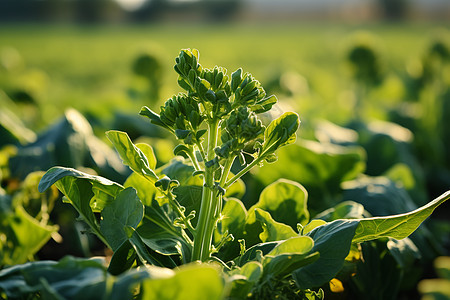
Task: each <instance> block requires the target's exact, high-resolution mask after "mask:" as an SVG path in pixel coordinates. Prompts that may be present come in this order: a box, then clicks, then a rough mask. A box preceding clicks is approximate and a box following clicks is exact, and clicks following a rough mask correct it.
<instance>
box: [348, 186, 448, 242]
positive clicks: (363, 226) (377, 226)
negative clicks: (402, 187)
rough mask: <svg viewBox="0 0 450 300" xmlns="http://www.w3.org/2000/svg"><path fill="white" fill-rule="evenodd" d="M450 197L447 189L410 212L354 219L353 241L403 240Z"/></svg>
mask: <svg viewBox="0 0 450 300" xmlns="http://www.w3.org/2000/svg"><path fill="white" fill-rule="evenodd" d="M449 198H450V191H447V192H446V193H444V194H442V195H441V196H439V197H438V198H436V199H434V200H433V201H431V202H430V203H428V204H426V205H424V206H422V207H420V208H418V209H416V210H414V211H412V212H409V213H404V214H400V215H394V216H387V217H373V218H366V219H360V220H357V221H354V222H357V223H358V227H357V229H356V232H355V236H354V237H353V243H361V242H364V241H370V240H373V239H378V238H382V237H391V238H394V239H397V240H401V239H403V238H405V237H407V236H409V235H410V234H412V233H413V232H414V231H415V230H416V229H417V228H418V227H419V225H420V224H421V223H422V222H423V221H425V220H426V219H427V218H428V217H429V216H430V215H431V213H432V212H433V211H434V210H435V209H436V207H438V206H439V205H441V204H442V203H444V202H445V201H447V200H448V199H449Z"/></svg>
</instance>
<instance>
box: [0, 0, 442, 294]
mask: <svg viewBox="0 0 450 300" xmlns="http://www.w3.org/2000/svg"><path fill="white" fill-rule="evenodd" d="M306 2H307V1H288V0H285V1H280V2H279V4H278V5H275V4H274V3H278V1H260V2H258V1H255V0H253V1H251V0H247V1H244V0H243V1H238V0H236V1H156V0H153V1H147V2H143V3H141V4H140V5H141V6H137V8H135V9H133V7H131V6H127V5H132V4H133V3H131V1H130V2H127V3H126V4H123V3H122V7H121V6H120V5H119V4H118V2H115V1H107V0H104V1H87V0H85V1H82V0H78V1H75V0H73V1H56V0H52V1H50V0H48V1H26V0H21V1H14V0H6V1H2V3H1V4H0V179H1V189H0V200H1V201H3V202H0V204H2V205H0V216H1V215H2V214H6V212H7V211H8V209H6V208H5V207H7V206H8V205H11V207H17V206H24V207H25V208H27V211H28V213H29V214H31V215H33V212H35V209H36V207H34V206H33V207H32V208H31V209H30V208H29V207H30V206H31V204H30V203H34V202H33V201H41V200H42V199H43V198H42V197H44V198H45V197H47V196H46V195H36V194H35V191H34V192H33V190H32V188H30V187H35V185H36V184H37V179H36V177H32V176H30V177H28V179H26V178H27V176H28V175H29V174H32V172H34V171H46V170H47V169H48V168H50V167H51V166H54V165H64V166H68V167H75V168H83V169H84V170H89V171H90V172H92V173H97V174H100V175H101V176H105V177H107V178H110V179H112V180H116V181H118V182H121V183H123V181H124V180H125V178H126V176H128V174H129V170H127V169H126V168H124V167H123V166H122V165H121V164H120V160H119V159H118V157H117V156H116V155H115V153H114V151H112V149H111V145H110V143H109V142H108V141H107V139H106V138H105V135H104V132H105V131H106V130H109V129H118V130H124V131H127V132H128V133H129V135H130V137H132V138H133V140H144V141H146V142H149V143H150V144H151V145H152V146H153V147H154V150H155V152H156V156H157V158H158V160H159V165H158V166H162V165H164V164H166V163H169V161H170V159H171V158H172V155H171V151H172V145H173V142H174V141H173V140H171V139H168V138H167V136H166V135H164V134H163V133H161V131H158V129H157V128H155V127H154V126H151V125H150V124H149V123H148V122H147V121H145V120H143V118H142V117H140V116H138V112H139V110H140V108H141V107H142V106H143V105H146V106H149V107H150V108H152V109H154V110H155V111H158V108H159V106H160V105H162V104H163V103H164V101H165V100H167V99H168V98H170V97H172V95H173V94H175V93H178V92H180V91H181V89H180V87H178V85H177V84H176V83H177V75H176V73H175V72H174V70H173V65H174V64H175V61H174V58H175V57H176V56H177V55H178V53H179V51H180V49H184V48H196V49H198V50H199V51H200V53H201V57H200V62H201V64H202V65H203V66H204V67H208V68H212V67H214V66H215V65H218V66H223V67H225V68H227V69H228V72H229V74H231V73H232V72H233V71H235V70H236V69H237V68H239V67H242V68H243V70H244V71H246V72H250V73H252V74H253V76H254V77H255V78H256V79H258V80H259V81H261V83H262V85H263V86H264V88H265V89H266V91H267V93H268V94H275V95H276V96H277V97H278V100H279V104H278V106H277V108H276V110H277V111H278V113H281V112H283V111H288V110H292V111H295V112H297V113H298V114H299V116H300V119H301V121H302V123H301V126H300V130H299V131H298V136H299V141H298V142H297V143H296V144H295V145H292V146H290V147H286V149H283V150H282V151H280V153H279V161H278V162H277V163H276V164H273V165H268V166H265V167H263V168H262V169H261V170H260V171H259V172H254V173H253V174H252V175H253V177H247V178H244V180H247V181H246V184H247V188H246V190H245V195H243V200H244V202H245V204H246V206H247V207H249V206H251V204H252V203H254V202H255V201H256V200H257V198H258V195H259V193H260V191H261V190H262V189H263V188H264V187H265V186H266V185H268V184H270V183H271V182H273V181H274V180H276V179H278V178H280V177H284V178H289V179H292V180H296V181H298V182H300V183H301V184H303V185H304V186H305V187H306V189H307V190H308V192H309V199H308V205H309V208H310V210H311V214H312V216H314V215H315V214H318V213H320V212H322V211H324V210H325V209H327V208H330V207H333V206H336V205H339V203H342V202H343V201H344V200H352V201H356V202H359V203H362V204H363V205H364V207H365V208H366V209H367V210H368V211H369V212H370V214H372V215H386V214H396V213H403V212H406V211H409V210H412V209H414V208H415V207H417V206H420V205H423V204H424V203H426V202H428V201H430V200H431V199H433V198H434V197H437V196H438V195H440V194H442V193H443V192H445V191H447V190H448V189H449V188H450V89H449V86H450V29H449V28H450V27H449V26H450V21H449V20H450V4H449V3H448V1H446V0H443V1H439V0H434V1H406V0H404V1H400V0H398V1H327V0H321V1H315V4H307V3H306ZM361 2H364V3H361ZM138 4H139V3H137V4H136V5H138ZM308 5H309V6H308ZM72 108H73V109H74V110H72ZM325 120H326V121H327V122H324V121H325ZM287 166H288V167H287ZM39 174H40V175H42V174H41V173H39ZM35 176H37V175H35ZM33 180H34V181H33ZM27 187H28V190H26V188H27ZM374 188H378V189H374ZM374 195H376V196H374ZM54 197H56V196H54V195H53V196H52V197H50V196H48V198H49V199H50V200H48V201H50V202H51V201H55V199H54ZM394 198H395V199H396V200H395V201H397V202H395V201H394V200H392V199H394ZM5 199H8V200H5ZM13 199H15V200H14V201H13ZM24 199H28V200H24ZM51 199H52V200H51ZM374 199H375V200H374ZM371 201H372V202H371ZM374 201H375V202H376V203H377V205H378V206H377V205H375V204H374V203H375V202H374ZM377 201H378V202H377ZM392 201H394V202H395V204H394V202H392ZM5 203H7V204H5ZM39 203H40V202H39ZM52 203H53V202H52ZM58 203H59V204H58ZM39 205H40V204H39ZM52 205H53V204H52ZM52 205H50V206H52ZM54 205H55V209H54V212H53V213H52V216H51V218H50V216H48V218H47V219H46V220H47V221H48V222H49V224H58V225H59V226H60V228H61V230H60V231H59V233H60V234H61V235H62V236H63V237H65V236H76V238H74V239H73V241H70V240H71V238H66V239H65V243H66V244H63V245H64V246H62V245H60V244H57V243H56V241H57V240H58V238H57V237H53V239H52V240H51V241H50V242H49V243H53V244H50V246H48V245H47V246H46V247H44V248H43V249H42V250H40V252H39V253H38V254H37V256H36V257H37V258H52V259H56V258H59V257H62V256H63V255H64V254H67V253H69V254H74V255H79V256H87V257H89V256H90V255H92V254H93V253H96V252H95V251H98V243H97V244H95V242H93V241H90V242H89V241H88V239H87V238H86V235H84V234H80V233H79V231H80V230H79V229H80V228H82V225H80V224H79V222H74V219H75V217H76V214H75V213H74V212H71V213H67V207H66V206H64V205H63V204H62V203H60V201H59V202H58V201H57V202H55V203H54ZM41 210H42V207H41ZM50 210H51V209H49V210H48V211H46V212H45V213H48V214H49V213H50ZM448 212H449V209H448V204H445V205H443V206H442V207H440V208H439V210H437V211H436V214H435V218H436V222H430V223H428V224H427V226H429V229H430V231H426V230H423V231H422V232H420V233H418V234H417V236H416V237H415V239H413V240H414V243H416V244H417V246H418V247H419V248H420V251H419V250H418V249H417V248H414V247H413V248H414V249H413V248H411V249H412V250H411V249H409V250H411V251H410V253H409V256H408V259H410V260H409V261H408V263H409V265H408V264H407V263H405V262H399V261H398V260H397V263H398V264H397V265H395V264H391V265H393V267H392V268H397V267H398V268H400V267H399V266H400V265H401V268H400V269H401V270H402V272H403V273H402V274H403V275H402V276H403V277H402V278H401V279H399V280H398V282H396V284H397V285H398V286H397V289H400V290H406V293H404V294H402V295H403V298H404V299H413V298H408V296H411V293H410V294H408V293H409V292H408V291H409V290H414V292H413V294H414V293H415V294H414V296H417V292H416V291H415V286H414V285H415V284H416V283H417V282H418V280H419V278H420V276H421V275H420V274H426V276H428V277H433V276H434V277H436V274H434V273H433V272H434V271H433V266H432V263H431V261H433V260H434V258H435V257H437V256H448V255H450V253H449V251H450V250H449V249H450V225H449V224H450V223H449V220H448ZM8 213H10V212H9V211H8ZM45 213H42V211H41V213H38V214H37V215H38V216H41V218H42V215H45ZM35 215H36V214H35ZM35 215H33V216H35ZM36 218H38V217H36ZM41 221H42V220H41ZM72 223H73V224H72ZM74 224H75V225H74ZM2 226H3V227H2ZM5 228H8V224H5V223H1V222H0V229H2V230H3V229H5ZM5 230H6V229H5ZM6 232H7V230H6ZM424 232H425V233H424ZM430 232H432V233H433V234H431V233H430ZM0 233H1V230H0ZM15 234H19V233H17V232H16V233H15ZM0 238H3V236H2V235H0ZM59 242H61V241H59ZM67 243H69V244H67ZM70 243H72V244H70ZM383 243H384V244H383ZM381 244H383V245H386V241H382V242H381ZM5 245H6V244H5ZM95 245H97V248H96V247H95ZM10 246H11V245H10ZM22 246H23V245H22ZM39 246H41V247H42V245H39ZM14 247H15V248H16V249H18V248H20V247H18V246H17V245H12V246H11V247H10V248H8V249H6V248H7V247H5V249H6V250H5V249H3V250H4V251H5V252H4V253H7V252H8V251H10V250H11V249H14ZM30 247H31V246H30ZM367 247H369V246H367ZM372 247H373V248H377V247H378V248H377V249H378V250H377V251H379V253H378V252H377V253H378V254H380V253H381V254H380V257H381V256H383V255H385V253H386V251H387V250H386V246H380V244H377V245H375V246H374V245H372ZM383 247H384V248H383ZM381 248H383V249H384V250H383V249H381ZM39 249H40V248H39V247H38V248H33V249H32V250H30V249H28V250H29V252H27V250H24V253H25V254H28V256H27V255H25V256H24V257H25V258H24V257H22V258H23V259H22V260H21V259H16V260H10V261H8V260H6V259H5V257H7V255H6V256H3V257H0V267H2V266H3V265H8V264H9V265H11V264H15V263H17V264H18V263H23V262H24V261H26V260H27V259H29V258H30V257H32V256H33V255H35V254H36V253H37V251H38V250H39ZM380 249H381V250H380ZM0 250H2V248H1V247H0ZM409 250H408V251H409ZM11 251H12V252H14V251H13V250H11ZM64 251H69V252H64ZM70 251H72V252H70ZM383 251H384V252H383ZM0 252H1V251H0ZM413 252H414V253H413ZM417 252H420V255H422V257H421V259H418V258H417V257H418V256H417V255H418V254H417ZM30 253H31V254H30ZM392 253H394V251H393V252H392ZM411 253H413V254H411ZM402 255H405V256H407V255H406V254H404V253H403V254H402ZM420 255H419V256H420ZM392 256H395V254H392ZM411 257H412V258H411ZM396 259H397V257H396ZM419 260H420V264H421V266H420V267H417V262H418V261H419ZM386 264H388V263H386ZM394 265H395V266H394ZM409 267H410V268H412V269H413V270H414V272H416V271H417V268H422V269H423V270H422V273H421V272H420V271H417V272H416V273H417V274H419V273H420V274H419V275H417V274H416V273H414V272H410V273H408V272H409V271H411V269H408V268H409ZM373 272H375V271H374V270H367V274H372V273H373ZM411 274H412V275H411ZM410 275H411V276H410ZM410 277H413V278H410ZM369 278H370V277H369ZM358 280H360V282H359V283H357V284H356V285H358V284H360V285H359V287H355V286H353V287H352V288H353V289H354V290H358V289H360V290H359V292H360V293H362V294H364V293H363V292H365V291H364V288H365V289H366V290H367V289H369V290H370V286H371V285H370V284H372V282H371V281H370V280H367V278H366V279H364V278H359V279H356V281H355V282H357V281H358ZM364 280H366V281H364ZM364 284H367V286H366V287H365V286H364ZM386 284H387V283H386V282H384V281H383V279H382V278H381V279H380V282H377V283H374V285H373V286H374V288H373V289H374V291H373V293H374V295H376V294H377V293H378V292H379V291H376V288H377V287H378V288H379V287H383V286H386ZM361 287H363V289H362V290H361ZM346 288H347V286H346ZM352 288H350V289H352ZM385 292H386V294H381V296H380V294H378V296H379V297H378V299H388V297H387V295H389V296H392V295H394V296H396V295H397V294H396V293H393V294H392V293H391V294H389V293H390V292H389V291H385ZM356 294H357V292H356ZM362 294H360V295H362ZM374 299H377V298H376V297H375V296H374ZM392 299H394V298H392Z"/></svg>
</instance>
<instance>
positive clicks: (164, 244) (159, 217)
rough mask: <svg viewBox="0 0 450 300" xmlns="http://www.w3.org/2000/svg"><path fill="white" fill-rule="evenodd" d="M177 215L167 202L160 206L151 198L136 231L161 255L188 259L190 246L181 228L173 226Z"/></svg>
mask: <svg viewBox="0 0 450 300" xmlns="http://www.w3.org/2000/svg"><path fill="white" fill-rule="evenodd" d="M177 217H178V216H177V215H175V213H174V212H172V211H171V210H169V209H168V205H167V204H165V205H163V206H160V205H159V204H158V202H157V201H156V200H153V201H152V204H151V206H149V207H146V209H145V215H144V220H143V222H142V224H141V225H140V226H139V227H138V228H137V233H138V234H139V236H140V237H141V239H142V241H143V242H144V243H145V244H146V245H147V246H148V247H149V248H151V249H152V250H153V251H155V252H157V253H160V254H163V255H181V256H182V259H183V260H185V261H189V259H190V252H191V246H190V245H189V244H188V242H187V241H186V240H185V239H184V237H183V233H182V229H181V228H180V227H176V226H174V221H175V219H176V218H177Z"/></svg>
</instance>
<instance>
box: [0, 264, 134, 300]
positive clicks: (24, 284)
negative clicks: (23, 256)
mask: <svg viewBox="0 0 450 300" xmlns="http://www.w3.org/2000/svg"><path fill="white" fill-rule="evenodd" d="M107 277H109V275H108V273H107V272H106V270H105V268H104V266H103V265H102V263H101V262H100V261H98V260H93V259H90V260H86V259H78V258H72V257H65V258H63V259H62V260H61V261H59V262H54V261H38V262H32V263H27V264H23V265H18V266H15V267H12V268H9V269H4V270H2V271H0V289H4V290H5V292H6V293H7V295H8V296H10V297H11V298H19V299H28V298H31V297H30V296H32V295H33V294H34V295H35V296H37V293H38V292H39V293H41V294H42V293H44V294H46V295H53V296H54V297H55V296H56V299H99V298H102V297H104V296H106V291H107V290H106V288H107V285H106V278H107ZM129 296H130V295H129Z"/></svg>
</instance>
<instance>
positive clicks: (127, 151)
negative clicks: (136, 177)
mask: <svg viewBox="0 0 450 300" xmlns="http://www.w3.org/2000/svg"><path fill="white" fill-rule="evenodd" d="M106 136H107V137H108V139H109V140H110V141H111V143H113V145H114V147H115V148H116V150H117V152H118V153H119V155H120V158H122V160H123V163H124V164H126V165H128V166H129V167H130V168H131V169H132V170H133V171H134V172H136V173H138V174H140V175H142V176H144V177H145V178H146V179H148V180H149V181H151V182H155V181H156V180H158V176H157V175H156V174H155V172H154V171H153V170H152V169H151V167H150V162H151V163H153V162H154V160H155V159H154V157H153V158H152V159H150V162H149V160H148V158H147V157H146V156H145V154H144V152H142V150H141V149H139V148H138V147H137V146H136V145H134V144H133V142H132V141H131V139H130V137H129V136H128V134H126V133H125V132H121V131H116V130H110V131H107V132H106ZM145 150H148V147H146V149H145ZM152 153H153V151H152Z"/></svg>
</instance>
